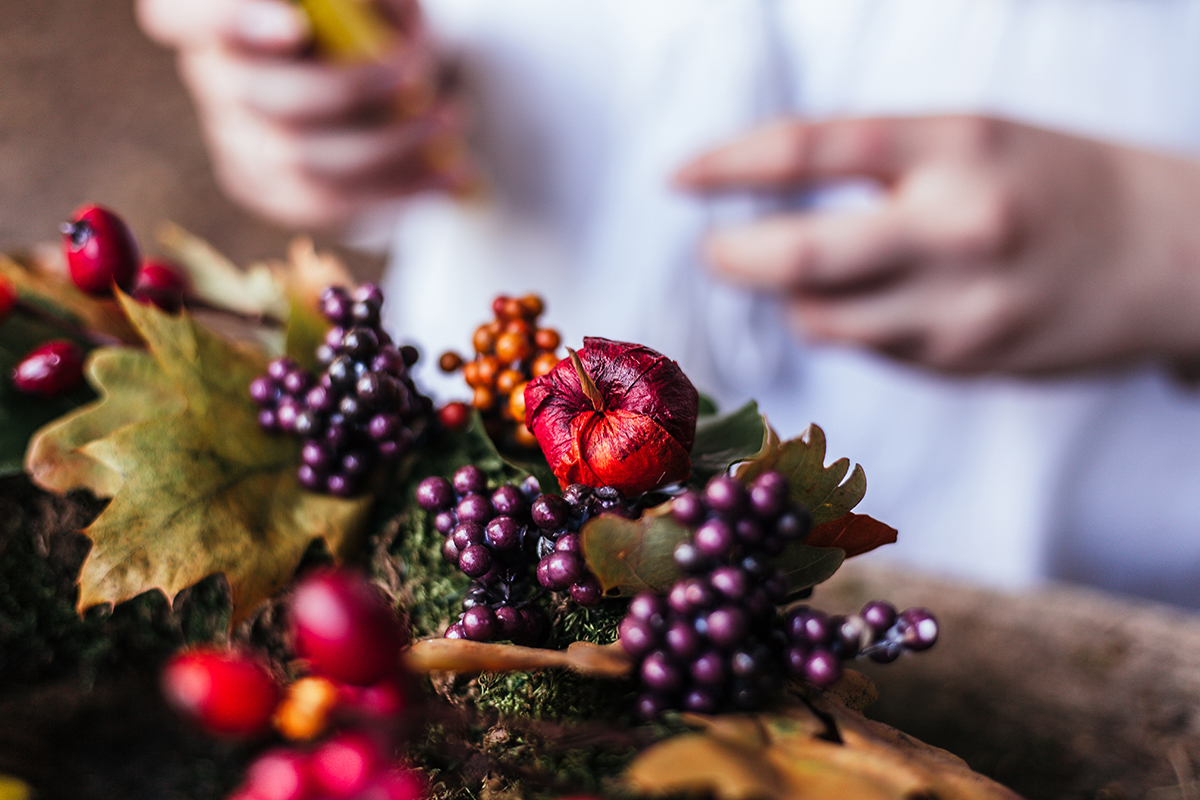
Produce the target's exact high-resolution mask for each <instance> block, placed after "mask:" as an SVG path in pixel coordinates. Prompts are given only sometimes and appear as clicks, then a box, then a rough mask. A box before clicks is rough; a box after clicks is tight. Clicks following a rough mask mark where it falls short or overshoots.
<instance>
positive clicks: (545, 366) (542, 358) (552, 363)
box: [530, 353, 560, 378]
mask: <svg viewBox="0 0 1200 800" xmlns="http://www.w3.org/2000/svg"><path fill="white" fill-rule="evenodd" d="M559 360H560V359H559V357H558V356H556V355H554V353H538V356H537V358H535V359H534V360H533V366H532V367H530V372H532V373H533V377H535V378H540V377H542V376H543V375H545V374H546V373H547V372H549V371H550V370H552V369H554V368H555V367H557V366H558V362H559Z"/></svg>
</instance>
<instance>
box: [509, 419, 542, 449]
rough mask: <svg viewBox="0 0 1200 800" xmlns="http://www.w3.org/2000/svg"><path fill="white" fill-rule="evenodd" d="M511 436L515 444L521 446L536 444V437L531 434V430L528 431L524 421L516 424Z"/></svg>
mask: <svg viewBox="0 0 1200 800" xmlns="http://www.w3.org/2000/svg"><path fill="white" fill-rule="evenodd" d="M513 438H514V439H515V440H516V442H517V444H519V445H521V447H537V446H538V440H537V437H536V436H534V435H533V432H532V431H530V430H529V428H526V427H525V423H523V422H522V423H520V424H518V425H517V427H516V428H514V429H513Z"/></svg>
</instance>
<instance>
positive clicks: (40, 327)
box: [0, 314, 95, 477]
mask: <svg viewBox="0 0 1200 800" xmlns="http://www.w3.org/2000/svg"><path fill="white" fill-rule="evenodd" d="M60 338H62V332H61V331H59V330H58V329H56V328H54V327H52V326H50V325H47V324H45V323H41V322H35V321H33V320H30V319H28V318H27V317H24V316H22V315H20V314H11V315H9V318H8V319H7V320H5V321H4V323H3V324H0V477H3V476H8V475H17V474H20V473H21V472H23V471H24V470H25V451H26V449H27V448H28V446H29V441H30V439H31V438H32V437H33V436H34V434H35V432H36V431H37V430H38V429H39V428H41V427H42V426H43V425H45V424H46V423H48V422H50V421H51V420H53V419H54V418H56V417H59V416H62V415H63V414H66V413H68V412H70V411H72V410H73V409H75V408H76V407H78V406H80V405H82V404H84V403H87V402H89V401H90V400H92V399H93V398H94V397H95V395H94V394H93V393H92V392H91V390H90V389H88V388H87V387H86V386H84V387H80V388H79V389H76V390H74V391H72V392H69V393H67V394H65V395H63V396H61V397H55V398H52V399H49V400H47V399H45V398H41V397H30V396H28V395H24V394H21V393H20V392H18V391H17V390H16V389H15V388H13V386H12V383H11V381H10V380H9V377H8V376H9V374H10V373H11V372H12V370H13V369H14V368H15V367H16V366H17V364H18V363H19V362H20V361H21V359H23V358H24V357H25V356H26V355H27V354H28V353H29V351H31V350H33V349H34V348H35V347H38V346H39V345H41V344H43V343H44V342H46V341H48V340H50V339H60Z"/></svg>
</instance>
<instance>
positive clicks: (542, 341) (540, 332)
mask: <svg viewBox="0 0 1200 800" xmlns="http://www.w3.org/2000/svg"><path fill="white" fill-rule="evenodd" d="M533 343H534V344H536V345H537V346H538V347H540V348H541V349H543V350H557V349H558V346H559V345H560V344H562V336H560V335H559V333H558V331H556V330H554V328H538V329H537V332H536V333H534V334H533Z"/></svg>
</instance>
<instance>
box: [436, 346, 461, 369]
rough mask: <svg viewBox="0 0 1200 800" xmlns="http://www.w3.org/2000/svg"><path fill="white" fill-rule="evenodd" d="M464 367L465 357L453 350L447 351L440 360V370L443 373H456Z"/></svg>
mask: <svg viewBox="0 0 1200 800" xmlns="http://www.w3.org/2000/svg"><path fill="white" fill-rule="evenodd" d="M462 365H463V357H462V356H460V355H459V354H458V353H456V352H454V351H453V350H447V351H446V352H444V353H442V355H441V357H439V358H438V369H440V370H441V371H442V372H454V371H455V370H456V369H458V368H459V367H461V366H462Z"/></svg>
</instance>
